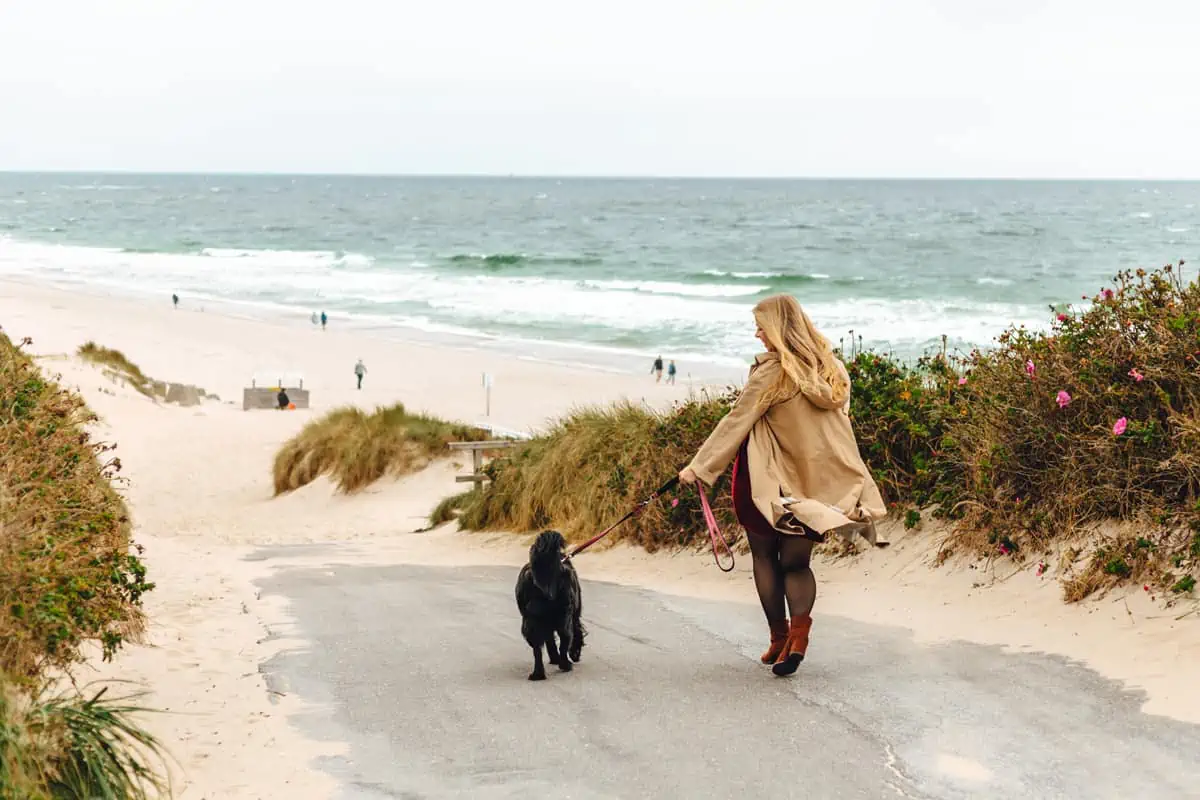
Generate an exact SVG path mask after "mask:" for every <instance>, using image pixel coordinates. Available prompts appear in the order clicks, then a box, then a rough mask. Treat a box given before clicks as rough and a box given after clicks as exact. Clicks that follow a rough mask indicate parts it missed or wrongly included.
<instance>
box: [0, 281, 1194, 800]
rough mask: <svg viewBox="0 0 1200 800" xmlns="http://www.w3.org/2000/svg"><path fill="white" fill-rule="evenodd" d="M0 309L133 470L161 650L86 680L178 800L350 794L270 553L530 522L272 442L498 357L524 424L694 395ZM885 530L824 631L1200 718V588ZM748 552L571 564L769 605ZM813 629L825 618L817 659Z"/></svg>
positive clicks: (434, 477)
mask: <svg viewBox="0 0 1200 800" xmlns="http://www.w3.org/2000/svg"><path fill="white" fill-rule="evenodd" d="M305 324H306V325H309V326H310V327H311V325H310V324H309V323H307V322H305ZM0 325H3V327H4V330H5V332H6V333H7V334H8V335H9V336H10V337H12V338H14V339H16V340H17V341H19V340H20V339H21V338H23V337H24V336H31V337H32V338H33V346H32V348H31V349H32V351H33V353H35V354H36V356H37V361H38V363H39V364H40V365H41V366H42V367H43V368H44V369H45V370H46V371H47V373H48V375H50V376H54V375H55V374H58V373H61V375H62V378H61V380H60V383H61V384H62V385H63V386H65V387H72V388H78V390H79V391H80V392H81V394H82V395H83V396H84V398H85V399H86V401H87V402H88V405H89V407H90V408H91V409H92V410H93V411H95V412H96V413H97V414H98V415H99V417H100V421H99V422H98V423H97V424H96V430H97V437H98V439H99V440H100V441H106V442H116V443H117V444H118V445H119V449H118V450H117V451H116V453H117V455H119V456H120V458H121V459H122V462H123V464H124V465H125V469H124V471H123V475H124V476H125V477H126V479H127V481H128V482H127V484H125V485H123V486H122V487H121V492H122V494H124V495H125V496H126V498H127V500H128V502H129V505H130V508H131V511H132V516H133V521H134V524H135V533H134V539H135V541H136V542H137V543H138V544H141V545H143V546H145V547H146V554H145V559H146V563H147V566H148V570H149V576H148V577H149V579H150V580H152V581H155V582H157V584H158V588H157V589H156V590H155V591H153V592H151V593H149V594H148V595H147V598H146V612H147V615H148V617H149V622H150V630H149V632H148V641H149V644H148V646H129V647H127V648H125V649H124V650H123V651H122V652H121V653H119V654H118V655H117V657H116V659H115V660H114V662H113V663H112V664H98V663H97V664H93V665H92V666H93V667H94V668H95V670H94V675H90V676H89V677H93V678H129V679H131V680H134V681H136V682H138V683H142V684H144V685H146V686H147V687H148V688H149V689H150V691H151V695H150V696H149V697H148V698H146V700H145V703H146V704H147V705H148V706H150V707H154V708H160V709H163V710H167V711H169V712H170V713H169V714H165V715H161V717H158V716H153V715H152V716H151V717H150V719H149V722H150V723H151V724H152V725H154V727H155V729H156V731H157V732H158V733H159V734H160V735H161V736H162V737H163V738H164V740H165V742H166V744H167V745H168V747H169V748H170V750H171V751H172V753H173V754H174V755H175V757H176V759H177V760H178V761H179V762H180V764H181V766H182V768H183V773H181V774H179V775H178V776H177V780H178V781H182V782H183V783H184V785H185V786H186V788H187V794H186V795H183V796H191V795H192V794H195V795H196V796H208V797H217V796H220V797H246V798H251V797H263V796H277V795H278V793H279V791H280V788H281V787H283V786H288V787H290V788H288V789H287V790H286V791H288V792H289V796H292V797H296V798H297V800H307V798H314V800H315V798H324V797H332V796H334V795H335V793H336V791H337V787H336V785H335V782H334V780H333V779H332V778H331V777H329V776H328V775H327V774H326V773H325V772H323V771H322V770H321V768H320V767H319V766H318V765H317V762H318V761H319V760H320V759H321V758H322V757H325V756H329V755H335V754H337V753H339V752H341V745H340V744H339V743H338V742H336V741H325V740H312V739H309V738H307V737H306V736H304V735H303V734H302V733H301V732H300V729H299V728H298V726H296V725H295V723H294V719H293V718H294V717H296V716H299V715H303V714H305V713H306V712H307V711H309V710H311V706H310V705H308V704H306V703H305V701H304V699H303V698H298V697H296V696H294V695H292V694H289V693H287V690H286V689H282V690H281V689H279V687H272V686H270V685H269V684H268V683H267V682H266V680H265V678H264V677H263V675H262V673H261V672H260V671H259V670H260V666H261V664H262V663H263V662H264V661H266V660H268V659H270V658H271V657H272V656H273V655H275V654H277V653H279V652H280V651H282V650H284V649H289V648H299V647H304V646H306V645H305V642H303V641H301V640H299V639H298V638H297V635H296V628H295V625H294V619H292V617H291V616H290V613H289V609H288V608H287V607H286V605H285V604H282V603H280V602H278V601H277V600H275V599H271V598H269V597H263V596H262V595H261V593H260V592H258V591H257V589H256V581H258V580H260V579H261V578H262V577H263V576H265V575H268V574H270V573H271V570H273V569H275V568H278V567H279V566H280V565H281V564H283V565H286V566H291V565H295V564H305V565H310V566H317V567H321V568H326V569H336V567H337V566H338V565H339V564H345V563H352V564H353V563H358V564H371V565H388V564H405V563H407V564H435V565H444V566H460V567H461V566H471V565H504V566H515V565H517V564H520V563H522V562H523V560H524V558H525V555H526V548H527V546H528V541H529V537H528V536H527V535H522V534H467V533H460V532H457V531H455V530H454V526H453V525H449V526H443V527H441V528H438V529H435V530H433V531H429V532H425V533H416V532H415V531H417V530H418V529H419V528H423V527H424V526H425V525H426V524H427V523H426V518H427V514H428V512H429V511H430V509H432V507H433V506H434V505H436V504H437V502H438V501H439V500H440V499H441V498H442V497H444V496H446V495H449V494H452V493H455V492H457V491H458V488H459V487H458V485H457V484H455V482H454V476H455V475H457V474H461V473H462V472H463V471H464V468H463V465H464V462H463V461H459V462H458V463H456V462H455V461H454V460H452V459H445V460H442V461H438V462H435V463H434V464H432V465H430V466H429V467H428V468H426V469H425V470H423V471H422V472H419V473H416V474H413V475H409V476H407V477H405V478H402V479H400V480H390V479H388V480H381V481H379V482H378V483H376V484H374V485H372V486H370V487H368V488H367V489H366V490H364V491H363V492H361V493H359V494H356V495H352V496H345V495H340V494H336V493H335V492H334V491H333V488H332V486H331V484H330V483H329V481H328V479H326V478H319V479H318V480H316V481H314V482H313V483H312V484H310V485H308V486H305V487H303V488H301V489H299V490H297V491H295V492H292V493H289V494H286V495H282V496H279V497H273V492H272V488H271V473H270V469H271V463H272V460H273V458H274V455H275V452H276V451H277V450H278V448H279V447H280V445H282V443H283V442H284V441H286V439H287V438H289V437H290V436H292V435H294V434H295V433H296V432H297V431H298V430H299V429H300V428H301V427H302V425H303V424H304V423H305V422H307V421H308V420H309V419H312V418H313V417H312V414H320V413H323V412H324V411H326V410H329V409H330V408H333V407H335V406H338V405H344V404H354V405H359V406H363V405H366V406H370V405H375V404H387V403H392V402H396V401H397V400H402V401H404V403H405V404H406V406H409V407H411V408H413V409H414V410H416V409H420V410H426V411H430V412H432V413H436V414H438V415H439V416H443V417H456V418H460V419H463V420H464V421H474V420H477V419H482V418H483V401H484V398H483V394H482V390H481V388H480V383H479V374H480V372H481V371H485V370H487V371H491V372H492V373H493V374H495V376H496V387H497V388H496V390H495V391H494V394H493V397H492V417H491V420H492V421H493V422H494V423H496V424H498V425H502V426H505V427H508V428H515V429H522V430H532V429H536V428H537V427H538V426H541V425H544V424H545V423H546V421H547V420H548V419H552V418H554V417H556V416H558V415H560V414H562V413H564V412H566V411H568V410H570V408H571V407H573V406H574V405H576V404H583V403H598V402H608V401H616V400H619V399H621V398H623V397H624V398H630V399H632V400H633V401H634V402H644V403H647V404H648V405H652V406H655V407H665V406H667V405H669V404H670V403H672V402H675V401H677V400H679V399H682V398H683V397H685V396H686V393H687V387H686V386H684V385H683V384H680V385H678V386H675V387H668V386H663V385H661V384H660V385H655V384H654V382H653V378H652V377H651V376H649V375H643V376H640V377H638V376H627V375H612V374H606V373H597V372H595V371H592V370H587V369H584V368H582V367H580V366H570V367H563V366H556V365H548V364H544V363H536V362H529V361H523V360H521V359H519V358H513V357H509V356H501V355H498V354H495V353H487V352H479V351H466V350H457V349H454V348H448V347H438V346H436V345H431V344H404V343H398V342H392V341H385V340H378V339H372V338H371V337H369V336H367V335H364V334H362V333H361V332H356V331H349V330H330V331H327V332H325V333H321V332H320V331H319V330H318V331H315V332H314V331H311V330H300V331H297V330H296V329H295V328H293V327H291V326H289V325H286V324H283V323H273V322H270V321H264V320H252V319H250V320H248V319H238V318H233V317H227V316H224V315H220V314H216V313H211V314H209V313H204V314H202V313H185V312H183V311H178V312H176V311H174V310H172V309H171V307H170V304H169V302H167V303H164V304H162V305H156V304H152V303H149V302H141V301H137V300H131V299H129V298H121V297H103V296H99V297H98V296H95V295H92V294H88V293H84V292H78V291H70V290H64V289H52V288H47V287H44V286H40V285H39V286H34V285H29V284H26V283H22V282H13V281H10V280H7V279H5V280H0ZM87 340H94V341H96V342H97V343H98V344H101V345H104V346H107V347H113V348H117V349H120V350H123V351H124V352H125V354H126V355H127V356H128V357H129V358H130V359H131V360H132V361H133V362H134V363H136V364H138V365H139V366H140V367H141V368H142V369H143V370H144V372H145V373H146V374H147V375H148V376H150V377H152V378H155V379H159V380H178V381H184V382H188V383H193V384H196V385H199V386H202V387H203V388H205V389H206V390H208V391H210V392H211V391H215V392H216V393H218V394H220V395H221V397H222V398H223V402H206V403H204V404H202V405H200V406H195V407H191V408H180V407H177V406H168V405H163V404H156V403H154V402H152V401H150V400H149V399H147V398H145V397H143V396H141V395H139V394H137V393H136V392H134V391H133V390H132V389H131V388H129V387H126V386H123V385H120V384H117V383H114V382H113V381H111V380H110V379H108V378H106V377H104V376H103V375H102V374H101V372H100V371H99V370H97V369H94V368H92V367H89V366H87V365H85V364H83V363H81V362H80V361H79V359H77V358H76V357H75V356H74V352H75V349H76V348H77V347H78V346H79V345H80V344H82V343H83V342H85V341H87ZM359 356H363V357H364V360H365V361H366V364H367V367H368V370H369V372H368V375H367V380H366V382H365V384H364V390H363V391H362V392H359V391H357V390H355V389H354V376H353V374H352V371H351V370H352V366H353V364H354V360H355V358H357V357H359ZM271 359H274V360H275V361H276V362H281V363H276V364H275V365H276V366H285V365H286V364H287V363H290V362H293V361H294V362H296V364H295V365H296V366H297V367H299V368H300V369H301V370H302V371H303V372H304V373H305V376H306V380H305V386H306V388H309V387H311V389H312V391H313V408H312V410H311V411H310V412H301V413H275V412H270V413H268V412H243V411H242V410H241V407H240V402H238V401H239V400H240V398H239V396H238V395H239V391H240V387H242V386H244V385H249V378H250V375H251V373H252V372H253V371H254V369H255V368H256V366H265V364H264V363H263V362H269V361H270V360H271ZM639 398H640V400H639ZM230 402H232V403H233V405H230ZM881 533H883V534H884V538H889V539H891V540H892V541H893V545H892V547H890V548H888V549H886V550H872V551H870V552H867V553H864V554H862V555H860V556H857V557H854V558H829V557H823V556H820V555H818V557H817V561H816V563H815V566H816V568H817V576H818V581H819V597H818V605H817V609H816V611H817V614H816V616H819V617H822V618H823V619H821V620H820V621H819V622H818V625H821V626H825V625H836V624H837V622H836V620H837V618H839V617H844V618H849V619H855V620H862V621H870V622H875V623H878V624H883V625H888V626H894V627H901V628H905V629H906V630H908V631H910V632H911V635H912V637H913V639H914V640H915V641H917V642H919V643H926V644H932V643H937V642H944V641H949V640H964V641H971V642H976V643H981V644H987V645H994V646H999V647H1003V648H1005V649H1008V650H1013V651H1020V652H1026V651H1030V652H1032V651H1036V652H1045V653H1053V654H1057V655H1059V656H1062V657H1065V658H1068V659H1072V660H1075V661H1079V662H1082V663H1084V664H1085V665H1087V666H1088V667H1090V668H1091V669H1093V670H1095V671H1096V672H1099V673H1100V674H1102V675H1104V676H1105V677H1107V678H1110V679H1115V680H1119V681H1121V682H1122V683H1123V684H1124V685H1125V686H1126V687H1127V688H1129V689H1130V690H1133V691H1138V692H1140V693H1143V694H1142V696H1140V697H1139V703H1140V704H1141V706H1142V709H1143V711H1144V712H1145V713H1148V714H1159V715H1164V716H1170V717H1172V718H1175V719H1180V720H1185V721H1188V722H1196V723H1200V691H1197V690H1196V689H1195V688H1194V680H1193V679H1192V676H1191V674H1192V672H1194V664H1195V663H1198V662H1200V616H1198V615H1197V614H1196V613H1194V607H1193V611H1192V612H1189V613H1191V616H1189V617H1186V618H1185V619H1182V620H1176V619H1174V617H1175V616H1178V615H1179V614H1182V613H1184V612H1185V611H1187V608H1188V607H1187V606H1184V605H1182V604H1181V606H1179V607H1177V608H1176V609H1165V610H1164V609H1163V608H1162V606H1161V605H1159V604H1157V603H1155V602H1154V601H1152V600H1151V599H1150V598H1149V597H1147V596H1145V594H1144V593H1142V592H1136V591H1126V592H1114V593H1111V594H1110V595H1108V596H1107V597H1105V598H1102V599H1099V600H1092V601H1086V602H1084V603H1080V604H1076V605H1066V604H1065V603H1064V602H1063V600H1062V598H1061V588H1060V587H1059V585H1058V584H1057V582H1056V581H1054V580H1053V579H1051V578H1050V577H1049V576H1047V577H1046V578H1038V577H1036V576H1035V575H1034V574H1033V566H1032V565H1030V566H1029V567H1028V568H1025V569H1021V570H1017V571H1015V572H1014V573H1012V574H1008V573H1005V574H1004V575H996V574H994V573H988V572H987V571H985V570H979V569H977V568H975V567H973V566H971V565H970V564H968V563H959V562H951V563H948V564H947V565H945V566H943V567H942V568H940V569H933V568H932V567H931V566H930V565H929V561H930V558H931V555H932V553H933V552H934V551H935V550H936V543H937V542H936V540H937V530H936V528H934V527H933V526H929V527H928V528H926V529H925V530H921V531H914V532H905V531H903V528H902V525H900V524H899V523H896V522H889V523H888V527H887V528H886V529H885V531H883V532H881ZM264 553H265V554H266V555H264ZM749 567H750V562H749V559H748V558H747V557H744V556H743V557H739V559H738V565H737V567H736V569H735V571H734V572H733V573H732V574H731V575H728V576H727V575H724V574H722V573H718V572H717V571H716V570H715V569H714V568H713V566H712V562H711V558H710V557H709V555H708V554H707V553H704V552H701V553H692V552H687V551H682V552H674V553H670V552H664V553H657V554H650V553H646V552H645V551H642V550H637V549H634V548H632V547H629V546H625V545H621V544H618V545H616V546H612V547H598V548H596V549H594V550H592V551H589V552H588V554H587V555H586V561H584V560H582V558H581V562H580V572H581V577H582V578H583V579H584V580H593V581H595V580H599V581H609V582H613V583H621V584H624V585H629V586H640V587H644V588H647V589H650V590H653V591H658V592H663V593H665V594H670V595H675V596H683V597H689V596H690V597H697V598H707V599H717V600H731V601H735V602H737V603H740V604H742V605H743V606H744V607H745V610H746V614H747V615H750V617H753V618H754V619H756V620H757V619H758V615H759V614H760V612H759V611H758V609H757V608H756V603H757V599H756V595H755V593H754V589H753V584H752V579H751V575H750V570H749ZM817 637H819V634H818V633H816V632H815V631H814V657H815V655H816V651H815V648H816V647H819V646H820V639H819V638H817ZM1189 665H1190V666H1189ZM279 691H283V692H284V695H280V694H279V693H278V692H279ZM231 743H233V744H241V745H242V746H241V747H240V748H239V747H231V746H230V744H231ZM281 754H285V756H286V757H285V758H282V759H281V758H280V757H279V756H280V755H281ZM275 764H286V767H282V766H281V767H279V768H276V767H275V766H273V765H275ZM289 782H290V783H289Z"/></svg>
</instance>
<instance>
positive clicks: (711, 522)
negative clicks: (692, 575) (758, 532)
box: [696, 486, 736, 572]
mask: <svg viewBox="0 0 1200 800" xmlns="http://www.w3.org/2000/svg"><path fill="white" fill-rule="evenodd" d="M696 491H697V493H699V495H700V508H701V509H702V510H703V511H704V523H705V524H706V525H707V526H708V538H709V541H710V542H712V553H713V561H715V562H717V569H719V570H721V572H733V568H734V565H735V563H736V562H735V560H734V558H733V550H732V549H731V548H730V547H729V542H727V541H725V537H724V536H723V535H722V534H721V528H720V527H719V526H718V525H717V517H716V515H715V514H713V512H712V507H711V506H710V505H709V504H708V493H707V492H705V491H704V487H703V486H697V487H696ZM718 542H720V543H721V546H722V547H724V548H725V552H726V553H727V554H728V555H729V568H728V569H726V568H725V567H723V566H721V557H720V556H719V555H717V543H718Z"/></svg>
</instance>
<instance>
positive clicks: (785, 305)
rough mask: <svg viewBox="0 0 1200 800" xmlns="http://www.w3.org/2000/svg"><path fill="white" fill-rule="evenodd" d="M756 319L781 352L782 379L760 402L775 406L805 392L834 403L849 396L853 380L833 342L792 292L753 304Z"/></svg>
mask: <svg viewBox="0 0 1200 800" xmlns="http://www.w3.org/2000/svg"><path fill="white" fill-rule="evenodd" d="M754 321H755V322H757V323H758V327H759V328H761V329H762V332H763V334H764V336H765V338H766V340H767V341H768V342H770V344H771V346H772V347H774V348H775V350H776V352H778V353H779V366H780V370H779V378H778V379H777V380H776V381H775V385H774V386H772V387H771V388H769V389H767V391H766V392H764V393H763V396H762V400H761V403H762V404H763V405H765V406H770V405H774V404H775V403H778V402H781V401H783V400H788V399H790V398H792V397H794V396H795V395H796V394H797V393H798V392H803V393H804V394H805V395H807V396H809V397H813V398H814V399H815V398H822V399H826V400H828V401H830V402H831V403H832V404H833V405H834V406H839V405H841V404H842V403H844V402H846V398H848V397H849V396H850V382H849V381H848V380H847V379H846V376H845V373H844V372H843V371H842V368H841V366H840V365H839V364H838V361H837V358H836V357H835V356H834V354H833V345H831V344H830V342H829V340H828V339H826V338H825V337H824V336H822V335H821V332H820V331H818V330H817V328H816V326H815V325H813V323H812V320H811V319H809V318H808V314H806V313H804V309H803V308H801V307H800V303H799V302H797V300H796V298H794V297H792V296H791V295H790V294H776V295H771V296H770V297H767V298H764V299H763V300H761V301H760V302H759V303H758V305H756V306H755V307H754Z"/></svg>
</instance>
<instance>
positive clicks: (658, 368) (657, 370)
mask: <svg viewBox="0 0 1200 800" xmlns="http://www.w3.org/2000/svg"><path fill="white" fill-rule="evenodd" d="M662 369H663V363H662V356H658V357H656V358H655V359H654V366H652V367H651V368H650V371H651V372H653V373H654V382H655V383H658V382H659V381H661V380H662Z"/></svg>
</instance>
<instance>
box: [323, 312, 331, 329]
mask: <svg viewBox="0 0 1200 800" xmlns="http://www.w3.org/2000/svg"><path fill="white" fill-rule="evenodd" d="M326 322H329V317H327V316H325V312H324V311H322V312H321V330H325V323H326Z"/></svg>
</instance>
